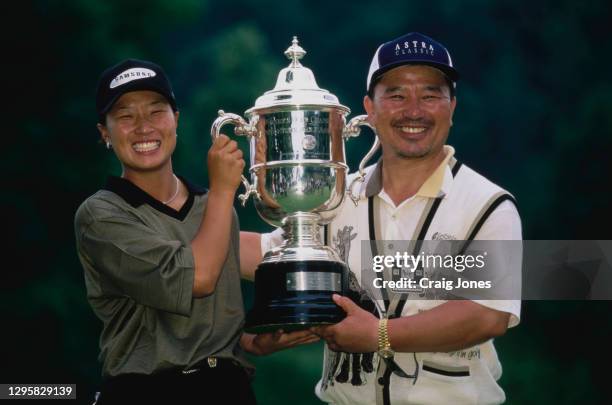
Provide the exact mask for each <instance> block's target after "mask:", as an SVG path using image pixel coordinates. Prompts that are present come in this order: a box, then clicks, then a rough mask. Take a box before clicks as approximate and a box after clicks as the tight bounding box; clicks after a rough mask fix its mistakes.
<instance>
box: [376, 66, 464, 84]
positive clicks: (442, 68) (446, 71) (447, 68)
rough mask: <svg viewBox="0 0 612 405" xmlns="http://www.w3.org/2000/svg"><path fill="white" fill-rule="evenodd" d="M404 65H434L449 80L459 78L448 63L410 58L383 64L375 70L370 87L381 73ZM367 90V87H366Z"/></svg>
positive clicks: (457, 73)
mask: <svg viewBox="0 0 612 405" xmlns="http://www.w3.org/2000/svg"><path fill="white" fill-rule="evenodd" d="M404 65H426V66H431V67H434V68H436V69H438V70H440V71H441V72H442V73H444V74H445V75H446V76H447V77H448V78H449V79H450V80H451V81H453V82H456V81H457V80H459V72H457V70H455V68H453V67H450V66H448V65H444V64H442V63H436V62H432V61H429V60H410V61H401V62H397V63H393V64H390V65H388V66H385V67H384V69H379V70H377V71H376V72H375V73H374V74H373V75H372V78H371V79H370V86H369V87H372V83H374V82H376V80H378V79H379V78H380V77H381V76H382V75H384V74H385V73H387V72H388V71H389V70H391V69H395V68H396V67H400V66H404ZM368 90H369V89H368Z"/></svg>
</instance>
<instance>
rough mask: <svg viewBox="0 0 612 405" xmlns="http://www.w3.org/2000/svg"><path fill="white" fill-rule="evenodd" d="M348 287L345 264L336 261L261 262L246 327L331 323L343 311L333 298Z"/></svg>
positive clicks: (261, 330)
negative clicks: (253, 300)
mask: <svg viewBox="0 0 612 405" xmlns="http://www.w3.org/2000/svg"><path fill="white" fill-rule="evenodd" d="M347 290H348V268H347V267H346V265H344V264H343V263H341V262H335V261H325V260H318V261H288V262H274V263H262V264H260V265H259V267H257V271H256V272H255V302H254V304H253V308H252V309H251V311H249V313H248V314H247V317H246V324H245V328H244V329H245V331H246V332H248V333H256V334H259V333H267V332H274V331H276V330H278V329H282V330H283V331H285V332H290V331H296V330H302V329H308V328H309V327H311V326H318V325H326V324H334V323H337V322H340V321H341V320H342V319H344V318H345V316H346V314H345V313H344V311H343V310H342V309H341V308H340V307H338V306H337V305H336V304H335V303H334V301H333V300H332V295H333V294H342V295H345V293H346V292H347Z"/></svg>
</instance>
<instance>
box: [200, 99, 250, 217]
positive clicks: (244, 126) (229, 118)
mask: <svg viewBox="0 0 612 405" xmlns="http://www.w3.org/2000/svg"><path fill="white" fill-rule="evenodd" d="M218 114H219V117H217V119H216V120H215V121H214V122H213V124H212V127H211V128H210V136H211V137H212V140H213V142H214V141H215V140H216V139H217V138H218V137H219V135H220V133H221V128H222V127H223V126H224V125H226V124H234V133H235V134H236V135H240V136H246V137H248V138H250V137H252V136H255V135H257V128H255V125H254V124H249V123H248V122H246V121H245V119H244V118H242V117H241V116H240V115H238V114H232V113H226V112H224V111H223V110H219V112H218ZM240 179H241V180H242V184H243V185H244V188H245V192H244V194H240V195H238V199H240V201H241V202H242V206H243V207H244V206H245V205H246V202H247V200H248V199H249V197H250V196H251V194H255V195H256V196H259V193H258V192H257V189H256V188H255V187H254V186H253V185H251V183H249V181H248V180H247V178H246V177H244V175H241V176H240Z"/></svg>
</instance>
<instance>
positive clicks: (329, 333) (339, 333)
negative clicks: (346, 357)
mask: <svg viewBox="0 0 612 405" xmlns="http://www.w3.org/2000/svg"><path fill="white" fill-rule="evenodd" d="M332 298H333V300H334V302H335V303H336V305H338V306H339V307H340V308H342V309H343V310H344V312H346V318H345V319H343V320H342V322H339V323H337V324H335V325H330V326H317V327H314V328H311V329H310V330H311V331H312V332H313V333H315V334H316V335H318V336H320V337H321V338H322V339H324V340H325V341H326V342H327V345H328V346H329V348H330V349H332V350H334V351H342V352H351V353H369V352H375V351H376V350H378V318H376V317H375V316H374V315H372V314H371V313H369V312H367V311H365V310H363V309H362V308H360V307H359V306H358V305H357V304H355V303H354V302H353V301H352V300H351V299H350V298H347V297H343V296H341V295H338V294H334V295H333V297H332Z"/></svg>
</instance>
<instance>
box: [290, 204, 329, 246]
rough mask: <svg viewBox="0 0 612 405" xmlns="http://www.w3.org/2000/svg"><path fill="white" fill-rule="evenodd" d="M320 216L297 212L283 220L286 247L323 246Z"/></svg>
mask: <svg viewBox="0 0 612 405" xmlns="http://www.w3.org/2000/svg"><path fill="white" fill-rule="evenodd" d="M319 220H320V218H319V215H317V214H312V213H306V212H297V213H295V214H293V215H290V216H288V217H286V218H284V219H283V225H282V227H283V231H284V233H283V238H284V239H285V246H286V247H302V246H321V245H322V243H321V233H320V231H319V228H320V227H319Z"/></svg>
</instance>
